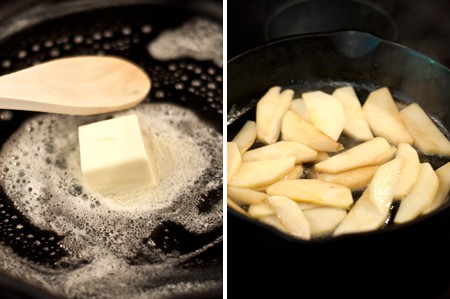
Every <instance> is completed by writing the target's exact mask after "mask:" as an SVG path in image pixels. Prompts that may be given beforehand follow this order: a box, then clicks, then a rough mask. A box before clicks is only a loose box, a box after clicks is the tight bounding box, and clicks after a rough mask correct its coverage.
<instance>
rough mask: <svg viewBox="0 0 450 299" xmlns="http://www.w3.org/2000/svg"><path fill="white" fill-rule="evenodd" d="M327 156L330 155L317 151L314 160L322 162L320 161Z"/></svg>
mask: <svg viewBox="0 0 450 299" xmlns="http://www.w3.org/2000/svg"><path fill="white" fill-rule="evenodd" d="M328 158H330V155H328V153H327V152H317V159H316V162H322V161H325V160H326V159H328Z"/></svg>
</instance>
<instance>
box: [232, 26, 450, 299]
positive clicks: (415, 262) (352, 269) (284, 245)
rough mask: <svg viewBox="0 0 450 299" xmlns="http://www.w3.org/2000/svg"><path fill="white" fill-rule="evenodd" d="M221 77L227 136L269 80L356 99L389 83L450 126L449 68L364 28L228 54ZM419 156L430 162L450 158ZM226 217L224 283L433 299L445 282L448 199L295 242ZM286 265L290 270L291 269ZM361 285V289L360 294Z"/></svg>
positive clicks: (251, 112) (251, 113)
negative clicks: (346, 91) (416, 213)
mask: <svg viewBox="0 0 450 299" xmlns="http://www.w3.org/2000/svg"><path fill="white" fill-rule="evenodd" d="M227 80H228V81H227V82H228V87H227V88H228V99H227V102H228V116H227V120H228V127H227V129H228V133H227V134H228V140H231V139H232V138H233V136H235V134H236V133H237V132H238V130H239V129H240V128H241V127H242V125H243V124H244V123H245V121H246V120H248V119H255V104H256V102H257V100H258V99H259V98H260V97H261V96H262V95H263V94H264V93H265V91H266V90H267V89H268V88H269V87H270V86H274V85H279V86H282V87H285V88H293V89H294V90H295V91H296V93H297V94H299V93H301V92H305V91H308V90H314V89H321V90H324V91H326V92H331V91H332V90H334V89H335V88H336V87H339V86H342V85H346V84H351V85H353V86H354V87H355V89H356V91H357V94H358V96H359V98H360V100H361V101H364V99H365V98H366V97H367V95H368V93H369V92H370V91H372V90H374V89H376V88H378V87H381V86H388V87H389V88H390V89H391V91H392V92H393V95H394V97H395V98H396V99H397V100H399V101H401V102H405V103H410V102H418V103H419V104H420V105H421V106H422V107H424V109H425V110H426V111H427V112H428V113H429V114H430V115H431V116H432V117H433V118H434V119H435V120H436V121H437V123H438V125H439V126H440V127H441V128H442V129H443V131H444V132H445V133H446V134H447V137H449V136H448V132H447V131H446V130H445V128H450V115H449V113H448V111H449V100H450V99H449V94H450V93H449V92H450V71H449V70H448V69H447V68H445V67H444V66H442V65H440V64H439V63H436V62H435V61H433V60H432V59H430V58H427V57H425V56H423V55H421V54H420V53H417V52H415V51H413V50H411V49H408V48H406V47H403V46H401V45H398V44H395V43H391V42H388V41H385V40H381V39H379V38H377V37H376V36H373V35H370V34H367V33H362V32H355V31H344V32H335V33H325V34H316V35H303V36H293V37H288V38H284V39H280V40H277V41H274V42H271V43H269V44H266V45H264V46H261V47H259V48H256V49H253V50H251V51H249V52H246V53H244V54H242V55H239V56H237V57H235V58H233V59H232V60H231V61H229V63H228V74H227ZM422 159H423V160H425V161H429V162H431V163H432V164H433V166H434V167H439V166H440V165H442V164H443V163H446V162H448V160H447V159H437V158H434V157H425V156H422ZM228 216H229V218H228V244H229V247H228V254H229V255H231V256H236V259H235V260H233V262H234V263H233V264H230V265H229V267H228V273H229V277H230V280H229V283H230V284H233V282H235V283H237V281H239V280H241V279H242V278H243V277H248V276H249V275H255V276H257V277H258V278H257V279H260V280H261V284H262V285H265V286H266V287H265V288H262V289H261V290H255V289H254V288H253V289H252V290H251V291H250V292H258V291H261V292H262V293H269V292H274V293H278V294H290V293H292V292H296V293H297V294H298V295H299V296H301V295H302V294H303V295H304V296H305V298H319V297H320V296H325V295H331V294H332V295H335V296H338V295H339V296H350V297H352V295H353V296H355V297H358V298H364V297H365V296H387V298H389V296H390V295H394V294H401V295H402V296H403V295H404V296H411V295H413V294H414V295H416V296H419V294H420V295H424V296H425V295H426V298H435V296H436V295H437V294H439V292H440V291H441V290H442V288H444V287H445V285H446V283H447V282H448V281H449V279H448V277H447V276H446V275H439V274H438V273H437V272H436V271H434V270H433V267H434V266H438V268H440V267H447V266H448V265H449V264H450V259H449V258H448V254H447V252H446V251H447V250H448V249H449V248H450V247H449V246H450V234H449V232H450V208H449V204H448V203H447V204H445V205H444V206H443V207H441V208H440V209H439V210H438V211H436V212H435V213H433V214H431V215H428V216H425V217H421V218H420V219H417V220H416V221H413V222H411V223H408V224H405V225H401V226H394V225H388V226H386V227H385V229H383V230H380V231H375V232H370V233H363V234H355V235H347V236H340V237H337V238H329V239H319V240H312V241H302V240H295V239H293V238H290V237H288V236H286V235H284V234H282V233H279V232H277V231H276V230H274V229H272V228H270V227H267V226H265V225H263V224H261V223H258V222H256V221H253V220H251V219H249V218H247V217H244V216H242V215H240V214H238V213H236V212H235V211H233V210H231V209H228ZM235 264H236V265H239V266H235ZM288 269H289V270H292V271H293V272H294V273H295V274H294V275H291V274H288ZM344 273H347V274H344ZM375 273H380V274H375ZM386 279H388V280H389V282H386V281H385V280H386ZM391 279H392V280H391ZM359 287H360V288H362V289H363V290H364V289H366V290H367V293H358V291H356V289H355V288H359ZM419 297H420V296H419ZM423 298H425V297H423Z"/></svg>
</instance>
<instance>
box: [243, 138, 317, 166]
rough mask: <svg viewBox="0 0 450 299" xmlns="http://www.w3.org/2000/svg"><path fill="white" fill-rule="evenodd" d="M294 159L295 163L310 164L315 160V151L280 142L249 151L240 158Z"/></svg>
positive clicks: (248, 159)
mask: <svg viewBox="0 0 450 299" xmlns="http://www.w3.org/2000/svg"><path fill="white" fill-rule="evenodd" d="M292 156H293V157H295V158H296V159H295V163H304V162H310V161H314V160H315V159H317V151H315V150H313V149H311V148H309V147H307V146H306V145H303V144H301V143H298V142H294V141H280V142H276V143H274V144H270V145H266V146H262V147H260V148H257V149H253V150H250V151H248V152H246V153H245V154H244V155H243V156H242V160H243V161H259V160H273V159H280V158H286V157H292Z"/></svg>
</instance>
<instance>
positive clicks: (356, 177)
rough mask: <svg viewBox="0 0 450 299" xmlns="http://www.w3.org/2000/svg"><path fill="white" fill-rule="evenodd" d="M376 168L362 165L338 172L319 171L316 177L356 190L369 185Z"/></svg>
mask: <svg viewBox="0 0 450 299" xmlns="http://www.w3.org/2000/svg"><path fill="white" fill-rule="evenodd" d="M377 168H378V166H363V167H359V168H354V169H350V170H347V171H343V172H338V173H319V174H317V176H316V178H317V179H319V180H323V181H327V182H329V183H333V184H338V185H342V186H345V187H347V188H350V190H352V191H357V190H363V189H365V188H366V187H367V185H369V183H370V181H371V180H372V178H373V176H374V175H375V172H376V171H377Z"/></svg>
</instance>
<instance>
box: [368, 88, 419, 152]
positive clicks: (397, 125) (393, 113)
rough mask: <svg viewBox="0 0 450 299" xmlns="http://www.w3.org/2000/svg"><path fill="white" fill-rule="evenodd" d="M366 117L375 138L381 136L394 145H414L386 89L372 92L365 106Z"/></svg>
mask: <svg viewBox="0 0 450 299" xmlns="http://www.w3.org/2000/svg"><path fill="white" fill-rule="evenodd" d="M363 112H364V116H365V117H366V120H367V122H368V123H369V126H370V128H371V129H372V132H373V134H374V135H375V136H381V137H384V138H386V140H387V141H388V142H389V143H391V144H394V145H397V144H399V143H402V142H403V143H408V144H412V143H413V138H412V137H411V135H410V134H409V131H408V129H407V128H406V126H405V124H404V122H403V120H402V118H401V117H400V113H399V111H398V108H397V106H396V105H395V102H394V99H393V98H392V95H391V93H390V92H389V89H387V88H386V87H383V88H380V89H377V90H374V91H372V92H371V93H370V94H369V96H368V98H367V100H366V102H365V103H364V105H363Z"/></svg>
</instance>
